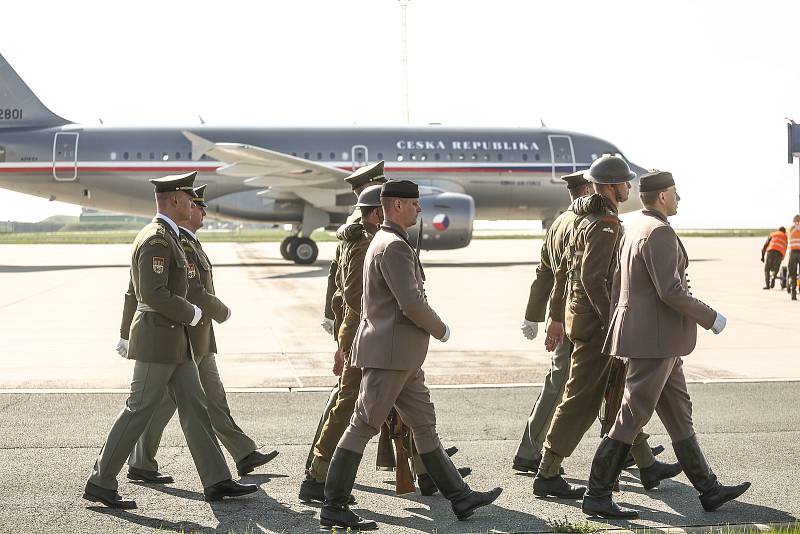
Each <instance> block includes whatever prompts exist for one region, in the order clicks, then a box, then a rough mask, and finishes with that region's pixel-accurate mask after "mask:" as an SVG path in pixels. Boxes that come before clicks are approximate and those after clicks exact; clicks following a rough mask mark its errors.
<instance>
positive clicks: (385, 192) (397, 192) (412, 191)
mask: <svg viewBox="0 0 800 534" xmlns="http://www.w3.org/2000/svg"><path fill="white" fill-rule="evenodd" d="M384 197H392V198H419V187H418V186H417V184H415V183H414V182H412V181H410V180H389V181H388V182H386V183H385V184H383V187H381V198H384Z"/></svg>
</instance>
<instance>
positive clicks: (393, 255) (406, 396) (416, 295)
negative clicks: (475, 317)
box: [339, 222, 447, 454]
mask: <svg viewBox="0 0 800 534" xmlns="http://www.w3.org/2000/svg"><path fill="white" fill-rule="evenodd" d="M424 280H425V276H424V273H423V270H422V265H421V264H420V262H419V258H418V257H417V255H416V253H415V252H414V249H413V248H412V246H411V244H410V243H409V242H408V234H407V233H406V232H405V230H404V229H402V228H400V227H399V226H398V225H396V224H394V223H391V222H386V223H384V224H383V225H382V226H381V229H380V231H379V232H378V233H377V234H376V235H375V237H374V238H373V240H372V243H370V246H369V249H368V250H367V253H366V257H365V259H364V295H363V300H362V311H361V322H360V325H359V328H358V332H357V333H356V336H355V340H354V342H353V349H352V354H351V365H353V366H356V367H360V368H362V370H363V376H362V379H361V387H360V389H359V394H358V399H357V400H356V407H355V413H354V414H353V417H352V419H351V420H350V425H349V426H348V427H347V430H346V431H345V433H344V435H343V436H342V439H341V440H340V441H339V447H342V448H344V449H348V450H350V451H353V452H356V453H358V454H362V453H363V451H364V447H365V446H366V444H367V442H368V441H369V440H370V438H372V437H373V436H375V435H376V434H377V433H378V432H379V431H380V428H381V425H382V424H383V422H384V421H385V420H386V417H387V416H388V415H389V411H390V410H391V408H392V406H395V407H396V408H397V411H398V413H399V414H400V416H401V417H402V419H403V421H404V422H405V423H406V424H407V425H408V426H409V427H411V429H412V431H413V432H414V441H415V443H416V446H417V450H418V451H419V453H420V454H425V453H428V452H431V451H433V450H434V449H436V448H438V447H439V437H438V435H437V433H436V413H435V410H434V406H433V403H432V402H431V400H430V392H429V391H428V388H427V387H426V386H425V374H424V373H423V372H422V369H421V366H422V364H423V362H424V361H425V356H426V354H427V351H428V343H429V340H430V336H431V335H433V336H434V337H436V338H437V339H441V338H443V337H444V335H445V333H446V332H447V327H446V326H445V324H444V323H443V322H442V320H441V319H440V318H439V316H438V315H437V314H436V312H434V311H433V309H432V308H431V307H430V305H429V304H428V301H427V298H426V296H425V290H424Z"/></svg>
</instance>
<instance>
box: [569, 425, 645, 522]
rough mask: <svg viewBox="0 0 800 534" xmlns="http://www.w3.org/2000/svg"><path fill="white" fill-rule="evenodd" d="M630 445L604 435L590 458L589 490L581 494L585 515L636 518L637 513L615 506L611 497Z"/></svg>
mask: <svg viewBox="0 0 800 534" xmlns="http://www.w3.org/2000/svg"><path fill="white" fill-rule="evenodd" d="M630 449H631V446H630V445H628V444H627V443H623V442H621V441H616V440H613V439H611V438H609V437H608V436H606V437H604V438H603V440H602V441H601V442H600V446H599V447H597V452H595V453H594V459H593V460H592V472H591V473H590V474H589V490H588V491H587V492H586V495H584V496H583V504H582V505H581V509H582V510H583V512H584V513H585V514H587V515H590V516H593V515H598V516H600V517H605V518H623V519H627V518H631V519H632V518H636V517H639V513H638V512H637V511H636V510H631V509H629V508H621V507H620V506H617V504H616V503H615V502H614V500H613V499H612V498H611V491H612V488H613V486H614V481H616V480H617V477H618V476H619V474H620V472H621V471H622V464H623V462H624V461H625V457H626V456H627V455H628V451H630Z"/></svg>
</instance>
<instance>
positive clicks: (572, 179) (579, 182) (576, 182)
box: [561, 171, 590, 189]
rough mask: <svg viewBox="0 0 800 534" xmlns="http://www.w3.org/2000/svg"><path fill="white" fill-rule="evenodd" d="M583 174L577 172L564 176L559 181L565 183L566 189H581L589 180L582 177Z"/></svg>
mask: <svg viewBox="0 0 800 534" xmlns="http://www.w3.org/2000/svg"><path fill="white" fill-rule="evenodd" d="M583 172H584V171H577V172H572V173H569V174H565V175H564V176H562V177H561V179H562V180H564V181H565V182H567V188H568V189H575V188H576V187H581V186H583V185H586V184H588V183H590V182H589V180H587V179H586V178H584V177H583Z"/></svg>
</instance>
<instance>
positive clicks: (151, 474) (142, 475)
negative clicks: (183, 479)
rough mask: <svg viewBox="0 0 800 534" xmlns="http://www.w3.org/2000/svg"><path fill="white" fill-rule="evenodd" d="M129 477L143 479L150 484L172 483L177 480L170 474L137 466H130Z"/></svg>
mask: <svg viewBox="0 0 800 534" xmlns="http://www.w3.org/2000/svg"><path fill="white" fill-rule="evenodd" d="M128 478H129V479H130V480H141V481H142V482H149V483H150V484H172V483H173V482H175V479H173V478H172V477H171V476H169V475H162V474H161V473H159V472H158V471H148V470H146V469H138V468H136V467H128Z"/></svg>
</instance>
